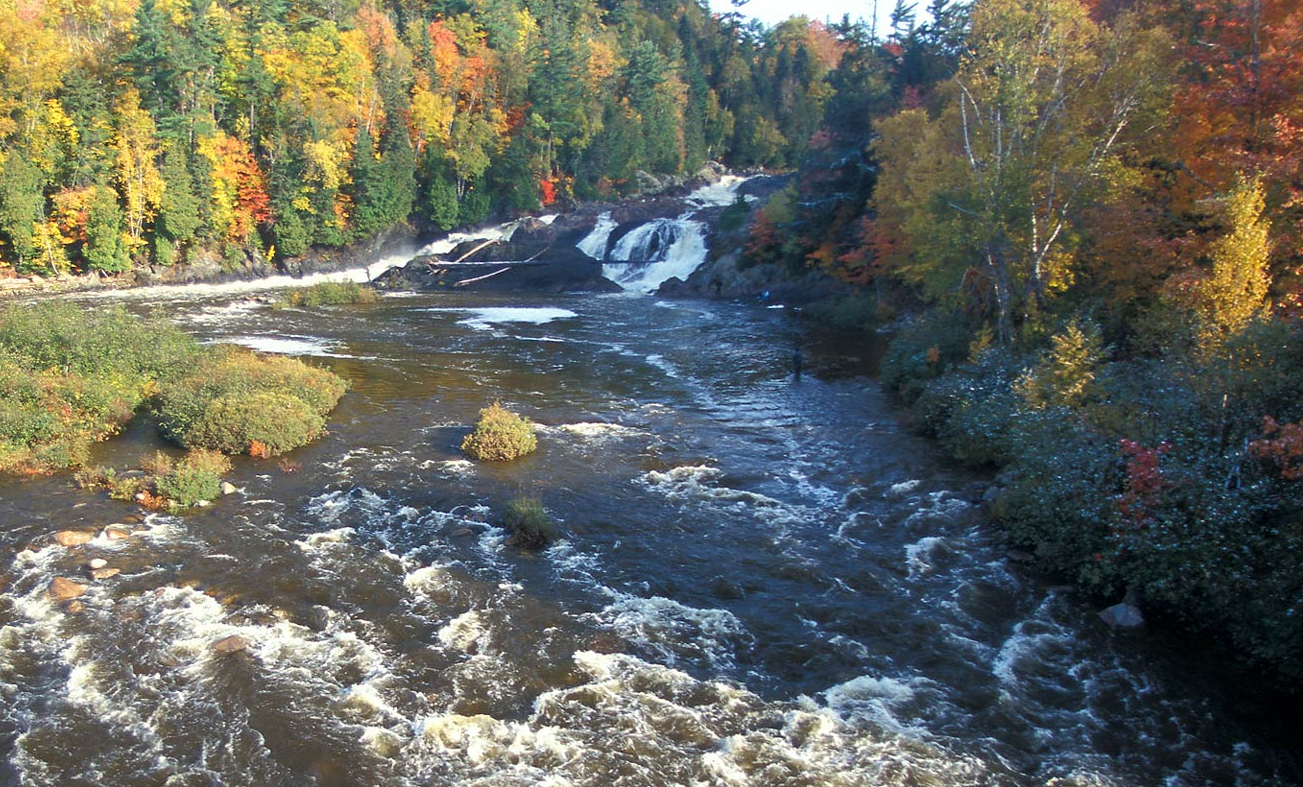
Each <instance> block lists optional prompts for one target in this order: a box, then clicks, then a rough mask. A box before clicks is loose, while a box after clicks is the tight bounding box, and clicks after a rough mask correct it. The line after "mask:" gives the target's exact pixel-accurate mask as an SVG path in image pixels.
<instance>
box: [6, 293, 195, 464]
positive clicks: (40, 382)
mask: <svg viewBox="0 0 1303 787" xmlns="http://www.w3.org/2000/svg"><path fill="white" fill-rule="evenodd" d="M201 352H202V348H201V346H200V345H199V343H198V342H197V341H195V340H194V339H193V338H191V337H190V336H187V335H186V334H184V333H183V332H181V331H180V330H179V329H177V328H176V327H175V326H173V325H171V324H170V323H166V322H159V321H151V320H142V319H139V318H137V317H134V316H132V315H130V314H129V313H127V312H126V311H125V310H123V309H121V308H114V309H103V310H98V309H92V310H87V309H85V308H84V307H80V306H77V305H75V304H69V303H62V302H41V303H35V304H28V305H11V306H8V307H6V308H5V309H3V310H0V471H4V472H43V471H49V470H57V469H63V468H67V467H73V466H76V465H78V464H81V463H83V462H85V461H86V459H87V457H88V456H89V451H90V445H91V444H92V443H94V442H96V441H99V440H104V439H106V438H107V437H109V436H111V435H113V434H115V433H116V432H117V431H118V430H119V429H120V428H121V427H122V426H123V425H124V424H125V423H126V422H127V421H129V420H130V419H131V417H132V415H133V414H134V413H135V411H136V410H137V409H138V408H139V407H140V406H141V405H142V404H143V403H144V402H145V400H146V398H147V397H148V395H149V394H150V393H151V392H152V391H153V390H154V389H155V388H156V387H157V385H158V384H159V383H160V382H161V381H164V380H169V379H172V378H174V377H175V376H176V375H178V374H179V373H180V372H181V371H182V370H183V369H185V368H187V367H190V366H193V362H194V359H196V358H197V357H199V355H200V353H201Z"/></svg>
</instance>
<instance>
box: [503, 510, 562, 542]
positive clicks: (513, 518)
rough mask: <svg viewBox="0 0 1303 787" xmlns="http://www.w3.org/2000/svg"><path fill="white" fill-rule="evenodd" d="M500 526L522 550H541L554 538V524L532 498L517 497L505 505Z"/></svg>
mask: <svg viewBox="0 0 1303 787" xmlns="http://www.w3.org/2000/svg"><path fill="white" fill-rule="evenodd" d="M502 524H503V526H504V527H506V528H507V532H509V533H511V535H512V536H513V537H514V538H515V539H516V543H517V544H519V545H520V546H521V547H522V548H524V549H530V550H537V549H542V548H543V547H545V546H547V544H548V542H549V541H551V540H552V539H554V538H556V522H554V521H553V520H552V517H551V516H549V515H548V513H547V511H546V510H544V508H543V504H542V503H540V502H539V501H538V500H537V499H535V498H532V497H518V498H515V499H514V500H512V501H511V502H510V503H507V510H506V511H505V512H504V513H503V517H502Z"/></svg>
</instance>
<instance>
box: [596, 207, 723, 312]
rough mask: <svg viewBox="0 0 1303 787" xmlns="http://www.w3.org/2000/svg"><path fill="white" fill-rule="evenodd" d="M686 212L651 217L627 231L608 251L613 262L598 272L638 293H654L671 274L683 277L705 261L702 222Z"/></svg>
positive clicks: (704, 236) (703, 227) (704, 239)
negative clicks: (665, 216) (660, 217)
mask: <svg viewBox="0 0 1303 787" xmlns="http://www.w3.org/2000/svg"><path fill="white" fill-rule="evenodd" d="M689 215H691V214H690V213H689V214H684V215H683V216H681V217H679V218H677V219H654V220H652V221H649V222H647V223H646V224H643V225H641V226H639V227H637V228H636V229H634V230H631V231H630V232H629V233H628V234H627V235H625V236H624V237H623V238H620V241H619V242H618V243H616V244H615V248H614V249H612V250H611V253H610V255H609V257H608V259H609V261H610V262H611V263H613V264H609V265H603V266H602V275H603V276H605V277H606V278H608V279H610V280H611V281H613V282H615V283H616V284H618V285H620V286H621V287H623V288H624V289H626V290H632V291H634V292H642V293H652V292H655V291H656V288H657V287H660V286H661V284H663V283H665V282H666V281H669V280H670V279H672V278H675V277H678V278H680V279H686V278H687V277H688V276H689V275H691V273H692V272H693V271H695V270H696V269H697V267H698V266H700V265H701V263H703V262H705V261H706V235H705V225H703V224H702V223H701V222H699V221H692V220H691V219H689V218H687V216H689ZM626 261H627V262H626ZM628 263H632V264H628Z"/></svg>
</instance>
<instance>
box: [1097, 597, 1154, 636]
mask: <svg viewBox="0 0 1303 787" xmlns="http://www.w3.org/2000/svg"><path fill="white" fill-rule="evenodd" d="M1099 617H1100V619H1101V620H1103V621H1104V622H1105V623H1107V624H1108V625H1109V627H1110V628H1115V629H1132V628H1139V627H1140V626H1143V625H1145V616H1144V615H1142V614H1141V613H1140V608H1139V607H1134V606H1132V605H1130V604H1128V603H1126V602H1125V601H1124V602H1122V603H1120V604H1114V605H1113V606H1111V607H1109V608H1108V609H1105V610H1103V611H1101V612H1100V613H1099Z"/></svg>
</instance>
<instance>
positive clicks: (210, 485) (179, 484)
mask: <svg viewBox="0 0 1303 787" xmlns="http://www.w3.org/2000/svg"><path fill="white" fill-rule="evenodd" d="M230 470H231V462H230V460H228V459H227V458H226V457H225V456H222V455H221V454H219V453H217V452H216V451H205V450H197V451H191V452H189V453H188V454H186V455H185V456H184V457H183V458H182V459H181V461H179V462H177V463H176V464H175V465H174V466H173V467H172V468H171V469H170V470H169V471H167V472H166V473H163V474H162V475H159V476H157V477H156V478H155V479H154V488H155V489H156V490H157V492H158V494H159V495H161V496H163V497H164V498H166V499H167V501H168V502H169V503H170V504H171V505H173V506H175V507H180V508H189V507H190V506H193V505H195V504H196V503H200V502H203V501H206V500H214V499H216V498H217V497H218V496H219V495H221V493H222V475H223V474H225V473H229V472H230Z"/></svg>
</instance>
